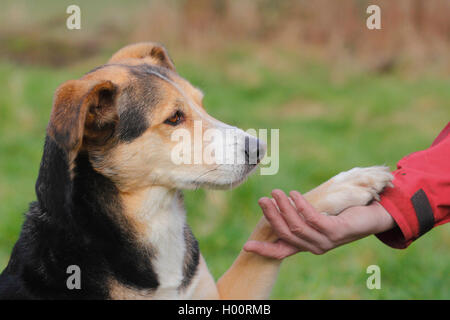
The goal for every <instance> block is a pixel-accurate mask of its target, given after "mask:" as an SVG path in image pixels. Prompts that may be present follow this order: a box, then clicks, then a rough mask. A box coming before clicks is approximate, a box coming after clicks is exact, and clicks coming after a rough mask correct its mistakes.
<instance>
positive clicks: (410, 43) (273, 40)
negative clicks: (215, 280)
mask: <svg viewBox="0 0 450 320" xmlns="http://www.w3.org/2000/svg"><path fill="white" fill-rule="evenodd" d="M70 4H78V5H80V7H81V17H82V25H81V30H72V31H71V30H67V29H66V27H65V20H66V18H67V16H68V15H67V14H66V13H65V11H66V7H67V6H68V5H70ZM370 4H378V5H380V7H381V10H382V28H383V29H382V30H377V31H369V30H367V29H366V27H365V18H366V17H367V14H366V13H365V10H366V8H367V6H368V5H369V2H368V1H363V0H360V1H357V0H344V1H333V0H319V1H263V0H259V1H250V0H243V1H225V0H214V1H203V0H197V1H190V0H185V1H164V2H163V1H151V2H148V1H127V2H120V1H117V0H116V1H104V2H102V1H96V2H94V1H73V0H70V1H68V0H62V1H49V0H40V1H8V0H6V1H2V12H0V81H1V84H2V85H1V86H0V203H1V204H0V269H3V268H4V266H5V265H6V263H7V261H8V257H9V254H10V252H11V248H12V246H13V244H14V243H15V241H16V240H17V237H18V233H19V231H20V227H21V223H22V221H23V213H24V212H25V211H26V210H27V206H28V203H29V202H30V201H32V200H34V199H35V194H34V183H35V180H36V177H37V173H38V168H39V162H40V158H41V154H42V146H43V140H44V135H45V128H46V124H47V121H48V117H49V113H50V109H51V102H52V96H53V92H54V90H55V89H56V87H57V86H58V85H59V84H60V83H62V82H63V81H65V80H68V79H73V78H78V77H80V76H81V75H83V73H85V72H87V71H88V70H90V69H91V68H93V67H95V66H97V65H100V64H102V63H105V62H106V60H107V59H108V57H109V56H110V55H111V54H112V53H113V52H114V51H115V50H117V49H119V48H120V47H121V46H122V45H125V44H128V43H132V42H137V41H159V42H161V43H164V44H165V45H166V47H167V48H168V50H169V53H170V54H171V56H172V58H173V60H174V61H175V64H176V66H177V70H178V71H179V73H180V74H181V75H182V76H184V77H185V78H186V79H188V80H190V81H191V82H192V83H193V84H194V85H196V86H199V87H200V88H202V89H203V90H204V92H205V94H206V97H205V106H206V108H207V110H208V111H209V112H210V113H211V114H212V115H213V116H215V117H217V118H219V119H221V120H222V121H224V122H228V123H231V124H234V125H236V126H240V127H242V128H244V129H247V128H269V129H270V128H279V129H280V170H279V172H278V174H277V175H274V176H260V175H254V176H253V177H251V178H250V179H249V181H248V182H247V183H245V184H244V185H242V186H240V187H239V188H238V189H236V190H232V191H226V192H222V191H221V192H216V191H202V190H199V191H195V192H186V202H187V208H188V220H189V222H190V224H191V225H192V228H193V230H194V233H195V234H196V236H197V237H198V239H199V242H200V247H201V250H202V252H203V255H204V256H205V257H206V260H207V262H208V265H209V267H210V269H211V271H212V273H213V274H214V276H215V277H219V276H220V275H221V274H222V273H223V272H224V271H225V270H226V269H227V268H228V267H229V266H230V264H231V263H232V261H233V259H234V258H235V257H236V255H237V253H238V252H239V250H240V248H241V247H242V245H243V243H244V242H245V240H246V238H247V236H248V235H249V234H250V232H251V230H252V229H253V227H254V225H255V224H256V222H257V220H258V219H259V217H260V215H261V212H260V210H259V207H258V206H257V199H258V198H259V197H262V196H267V195H268V194H269V193H270V191H271V190H272V189H273V188H281V189H283V190H285V191H289V190H292V189H297V190H300V191H302V192H305V191H307V190H308V189H310V188H313V187H314V186H316V185H318V184H319V183H321V182H322V181H324V180H326V179H328V178H329V177H331V176H332V175H334V174H336V173H338V172H340V171H342V170H347V169H350V168H352V167H354V166H370V165H374V164H383V163H385V164H387V165H389V166H391V168H395V164H396V162H397V161H398V160H399V159H400V158H401V157H403V156H404V155H406V154H408V153H410V152H413V151H417V150H420V149H424V148H426V147H428V146H429V145H430V144H431V142H432V140H433V138H434V137H435V136H436V135H437V134H438V133H439V131H440V129H441V128H443V127H444V126H445V125H446V124H447V122H448V121H449V119H450V90H449V88H450V78H449V75H450V59H449V58H450V54H449V53H450V51H449V49H450V20H449V19H448V17H449V16H450V2H449V1H446V0H442V1H439V0H429V1H420V0H419V1H414V0H404V1H370ZM449 244H450V234H449V232H448V226H443V227H439V228H437V229H435V230H433V231H432V232H430V233H428V234H426V235H425V236H423V237H422V238H421V239H420V240H419V241H417V242H416V243H414V244H413V245H411V247H410V248H408V249H407V250H403V251H399V250H394V249H391V248H389V247H387V246H385V245H383V244H382V243H381V242H379V241H378V240H377V239H376V238H375V237H369V238H367V239H364V240H361V241H358V242H356V243H353V244H350V245H347V246H345V247H342V248H338V249H336V250H334V251H331V252H329V253H327V254H326V255H323V256H314V255H311V254H305V253H304V254H298V255H296V256H294V257H291V258H289V259H287V260H286V261H285V262H284V264H283V267H282V270H281V272H280V276H279V279H278V282H277V284H276V287H275V289H274V291H273V294H272V297H273V298H276V299H310V298H313V299H314V298H317V299H355V298H363V299H433V298H437V299H449V298H450V277H449V274H450V254H449V252H448V245H449ZM371 264H377V265H379V266H380V268H381V273H382V281H381V285H382V289H381V290H368V289H367V288H366V279H367V277H368V275H367V274H366V273H365V270H366V268H367V266H369V265H371Z"/></svg>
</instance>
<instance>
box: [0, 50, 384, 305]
mask: <svg viewBox="0 0 450 320" xmlns="http://www.w3.org/2000/svg"><path fill="white" fill-rule="evenodd" d="M202 97H203V95H202V93H201V92H200V91H199V90H198V89H196V88H194V87H193V86H192V85H191V84H189V82H187V81H186V80H184V79H183V78H181V77H180V76H179V75H178V74H177V73H176V71H175V67H174V64H173V62H172V61H171V59H170V58H169V56H168V54H167V52H166V50H165V49H164V48H163V47H162V46H160V45H158V44H154V43H141V44H136V45H131V46H128V47H125V48H123V49H121V50H120V51H119V52H117V53H116V54H115V55H114V56H113V57H112V58H111V59H110V61H109V62H108V63H107V64H105V65H103V66H100V67H98V68H96V69H94V70H92V71H90V72H89V73H87V74H86V75H84V76H83V77H82V78H81V79H79V80H70V81H67V82H66V83H64V84H62V85H61V86H60V87H59V88H58V89H57V91H56V93H55V97H54V102H53V109H52V113H51V116H50V121H49V125H48V129H47V137H46V139H45V145H44V152H43V156H42V162H41V167H40V171H39V177H38V179H37V182H36V195H37V201H35V202H33V203H31V205H30V210H29V211H28V212H27V214H26V219H25V222H24V224H23V227H22V232H21V234H20V238H19V240H18V241H17V243H16V245H15V247H14V249H13V252H12V255H11V259H10V261H9V264H8V266H7V267H6V269H5V270H4V271H3V273H2V274H1V276H0V298H3V299H5V298H6V299H55V298H56V299H165V298H170V299H173V298H193V299H206V298H208V299H217V298H223V299H225V298H234V299H240V298H250V299H256V298H267V297H268V295H269V293H270V290H271V287H272V285H273V283H274V281H275V278H276V274H277V272H278V268H279V264H280V261H278V260H274V259H267V258H263V257H260V256H257V255H254V254H251V253H246V252H241V253H240V255H239V257H238V259H237V260H236V261H235V263H234V264H233V265H232V267H231V268H230V269H229V270H228V271H227V273H226V274H225V275H224V276H223V277H222V278H221V279H220V280H219V282H218V283H217V284H216V283H215V281H214V280H213V278H212V276H211V275H210V273H209V271H208V268H207V266H206V263H205V261H204V260H203V258H202V256H201V254H200V252H199V247H198V244H197V241H196V239H195V237H194V236H193V234H192V232H191V230H190V228H189V226H188V225H187V224H186V221H185V211H184V208H183V196H182V194H181V191H180V190H181V189H189V188H198V187H206V188H225V187H230V186H235V185H238V184H239V183H241V182H242V181H244V180H245V178H246V177H247V176H248V175H249V174H250V173H251V172H252V171H253V170H254V169H255V167H256V164H250V163H248V161H247V162H245V163H244V164H234V165H224V164H223V165H213V164H211V165H207V164H192V165H188V164H181V165H176V164H174V163H173V161H171V158H170V155H171V150H172V149H173V147H174V145H175V142H174V141H172V140H171V134H172V133H173V131H174V130H176V129H178V128H184V129H185V130H188V131H189V132H192V131H193V130H194V129H193V127H194V126H193V124H194V121H197V120H198V121H202V125H203V128H202V130H203V131H205V130H207V129H208V128H214V129H218V130H225V129H227V128H230V126H227V125H225V124H223V123H221V122H219V121H217V120H216V119H214V118H212V117H211V116H209V115H208V114H207V113H206V112H205V110H204V109H203V107H202ZM238 133H239V134H240V135H242V136H245V138H246V140H247V141H248V140H252V139H253V140H252V141H254V139H256V138H254V137H251V136H249V135H247V134H246V133H244V132H243V131H238ZM256 145H258V144H256ZM224 148H225V151H226V152H227V150H228V151H229V152H233V150H237V151H236V152H241V153H245V154H246V156H248V155H249V153H251V154H253V155H255V154H256V157H257V158H258V160H260V158H261V157H262V156H263V155H264V153H265V146H264V144H262V143H260V144H259V147H257V148H256V149H253V150H250V149H248V145H247V146H245V145H239V143H238V144H237V145H236V144H233V145H230V146H227V145H224ZM389 180H390V175H389V173H388V171H386V169H385V168H381V167H373V168H368V169H353V170H352V171H349V172H345V173H341V174H340V175H338V176H336V177H335V178H333V179H331V180H329V181H328V182H326V183H324V184H323V185H321V186H319V187H318V188H316V189H314V190H313V191H311V192H310V193H308V194H306V198H307V199H308V200H309V201H310V202H311V203H312V204H313V205H314V206H315V207H316V208H317V209H318V210H320V211H323V212H328V213H329V214H337V213H338V212H340V211H341V210H343V209H345V208H347V207H349V206H353V205H363V204H366V203H367V202H369V201H371V200H372V199H373V198H374V197H376V194H377V192H379V191H381V190H382V189H383V187H384V186H385V185H386V184H387V183H388V182H389ZM251 238H252V239H258V240H273V239H274V238H275V235H274V234H273V232H272V230H271V229H270V226H269V225H268V223H267V222H266V221H265V220H264V219H262V220H261V222H260V223H259V225H258V226H257V228H256V229H255V231H254V233H253V234H252V236H251ZM70 265H77V266H79V267H80V269H81V289H80V290H77V289H74V290H69V289H68V288H67V285H66V280H67V278H68V276H69V275H68V274H67V267H68V266H70Z"/></svg>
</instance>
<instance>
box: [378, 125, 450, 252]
mask: <svg viewBox="0 0 450 320" xmlns="http://www.w3.org/2000/svg"><path fill="white" fill-rule="evenodd" d="M393 175H394V180H393V184H394V187H393V188H387V189H386V190H385V191H384V192H383V193H382V194H381V200H380V203H381V205H383V207H384V208H385V209H386V210H387V211H388V212H389V213H390V215H391V216H392V218H394V220H395V222H396V223H397V227H396V228H394V229H392V230H389V231H386V232H383V233H380V234H377V237H378V238H379V239H380V240H381V241H383V242H384V243H386V244H387V245H389V246H391V247H393V248H398V249H403V248H406V247H407V246H409V245H410V244H411V242H413V241H414V240H415V239H417V238H419V237H420V236H422V235H423V234H424V233H426V232H428V231H429V230H430V229H432V228H433V227H435V226H437V225H441V224H444V223H447V222H449V221H450V123H448V124H447V126H446V127H445V128H444V130H443V131H442V132H441V133H440V134H439V136H438V137H437V138H436V140H435V141H434V142H433V144H432V145H431V147H430V148H428V149H426V150H423V151H418V152H414V153H412V154H410V155H408V156H406V157H404V158H403V159H401V160H400V161H399V162H398V164H397V170H395V171H394V172H393Z"/></svg>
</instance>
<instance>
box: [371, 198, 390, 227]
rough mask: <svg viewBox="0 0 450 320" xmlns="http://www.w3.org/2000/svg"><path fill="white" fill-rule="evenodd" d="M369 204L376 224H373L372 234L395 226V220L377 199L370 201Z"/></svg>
mask: <svg viewBox="0 0 450 320" xmlns="http://www.w3.org/2000/svg"><path fill="white" fill-rule="evenodd" d="M369 206H370V207H371V211H372V212H373V214H374V215H375V216H376V224H374V229H373V232H372V233H373V234H377V233H381V232H385V231H388V230H391V229H393V228H394V227H395V226H396V223H395V220H394V219H393V218H392V216H391V215H390V214H389V212H387V211H386V209H385V208H384V207H383V206H382V205H381V204H380V203H379V202H378V201H374V202H372V203H371V204H370V205H369Z"/></svg>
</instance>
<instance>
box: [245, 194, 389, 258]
mask: <svg viewBox="0 0 450 320" xmlns="http://www.w3.org/2000/svg"><path fill="white" fill-rule="evenodd" d="M289 195H290V198H288V197H287V196H286V194H285V193H284V192H283V191H281V190H273V191H272V196H273V199H269V198H261V199H259V201H258V204H259V206H260V207H261V209H262V210H263V213H264V216H265V217H266V219H267V221H268V222H269V223H270V224H271V226H272V228H273V230H274V232H275V233H276V234H277V236H278V237H279V239H278V240H277V241H275V242H259V241H248V242H247V243H246V244H245V245H244V250H245V251H249V252H254V253H257V254H259V255H262V256H266V257H269V258H275V259H284V258H286V257H288V256H290V255H293V254H295V253H297V252H301V251H309V252H312V253H314V254H323V253H325V252H327V251H329V250H331V249H333V248H336V247H338V246H340V245H343V244H345V243H349V242H352V241H355V240H358V239H361V238H364V237H366V236H368V235H370V234H376V233H380V232H383V231H387V230H390V229H392V228H393V227H394V226H395V222H394V219H392V217H391V216H390V214H389V213H388V212H387V211H386V210H385V209H384V208H383V206H381V205H380V204H379V203H378V202H376V201H374V202H373V203H372V204H370V205H368V206H358V207H350V208H348V209H346V210H344V211H342V212H341V213H340V214H339V215H337V216H328V215H324V214H321V213H319V212H317V210H315V209H314V208H313V207H312V206H311V204H310V203H308V201H306V199H305V198H304V197H303V196H302V195H301V194H300V193H299V192H297V191H291V192H290V193H289Z"/></svg>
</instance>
